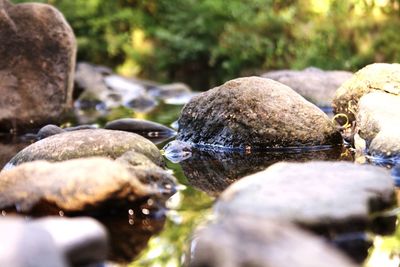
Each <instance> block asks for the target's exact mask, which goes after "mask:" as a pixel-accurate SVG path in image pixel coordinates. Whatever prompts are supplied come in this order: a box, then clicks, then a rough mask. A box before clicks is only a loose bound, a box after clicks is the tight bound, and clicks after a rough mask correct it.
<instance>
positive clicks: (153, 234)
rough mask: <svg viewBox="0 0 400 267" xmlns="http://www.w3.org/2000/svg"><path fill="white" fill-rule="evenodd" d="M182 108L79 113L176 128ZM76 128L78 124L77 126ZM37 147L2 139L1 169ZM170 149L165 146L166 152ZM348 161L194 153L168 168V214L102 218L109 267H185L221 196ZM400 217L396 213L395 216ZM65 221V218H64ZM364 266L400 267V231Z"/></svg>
mask: <svg viewBox="0 0 400 267" xmlns="http://www.w3.org/2000/svg"><path fill="white" fill-rule="evenodd" d="M181 108H182V106H180V105H167V104H165V103H160V104H159V105H158V106H157V107H156V108H155V109H154V110H153V111H151V112H149V113H138V112H134V111H132V110H131V109H128V108H118V109H115V110H112V111H111V112H109V113H107V114H104V113H101V112H99V111H96V110H92V111H91V112H82V111H80V112H78V114H79V116H80V118H79V121H85V122H96V123H97V124H98V125H99V126H100V127H101V126H103V125H104V124H105V123H106V122H107V121H111V120H115V119H118V118H127V117H130V118H140V119H146V120H150V121H155V122H159V123H162V124H164V125H166V126H169V127H171V124H173V123H174V122H176V120H177V119H178V116H179V112H180V110H181ZM71 123H72V124H76V123H77V122H76V121H72V122H71ZM30 142H31V141H30V140H29V138H26V136H25V137H24V136H22V137H15V136H14V137H13V136H9V135H3V136H0V164H1V165H4V164H5V163H6V162H7V161H8V160H9V159H10V158H11V157H12V156H13V155H14V154H16V153H17V152H18V151H19V150H21V149H22V148H23V147H25V146H27V145H28V144H29V143H30ZM164 145H165V143H162V144H159V145H158V146H159V148H160V149H161V148H162V147H163V146H164ZM282 160H285V161H310V160H346V161H355V160H356V159H355V158H354V154H353V153H352V152H351V151H350V150H349V149H347V148H336V149H330V150H320V151H308V152H298V151H297V152H291V153H282V152H279V153H278V152H275V153H266V152H263V153H251V154H246V153H245V154H243V153H242V154H241V153H235V154H224V153H204V152H198V151H193V155H192V157H191V158H189V159H186V160H184V161H182V162H180V163H172V162H170V161H168V160H167V159H166V161H167V167H168V168H169V169H170V170H172V171H173V172H174V175H175V177H176V178H177V179H178V182H179V186H178V191H177V193H176V194H175V195H173V196H172V197H171V198H170V199H169V200H168V202H167V210H166V211H165V210H162V211H159V210H152V209H151V207H152V205H153V203H151V202H150V201H148V203H146V205H145V206H141V207H139V211H141V212H142V214H140V215H141V216H133V215H134V214H135V215H136V213H137V212H136V210H137V207H136V208H135V211H134V209H133V208H132V209H127V208H126V207H125V208H124V210H123V211H122V212H120V211H119V212H118V213H112V212H111V213H106V214H97V215H96V217H97V218H99V220H100V221H101V222H102V223H103V224H105V225H106V226H107V228H108V230H109V232H110V236H111V244H112V246H113V248H112V251H111V255H110V258H111V259H112V261H110V262H108V263H107V264H106V266H171V267H172V266H182V265H184V263H185V261H186V259H187V257H188V256H189V254H188V253H189V252H190V239H191V235H192V233H193V230H194V229H195V228H196V227H198V226H199V225H201V224H203V223H205V222H206V221H207V220H209V219H210V218H211V207H212V204H213V201H214V199H215V198H216V197H217V196H218V194H219V193H220V192H221V191H223V190H224V189H225V188H226V187H228V186H229V185H230V184H231V183H233V182H234V181H236V180H237V179H240V178H242V177H244V176H246V175H249V174H251V173H254V172H257V171H260V170H263V169H265V168H266V167H268V166H269V165H271V164H273V163H275V162H278V161H282ZM394 212H396V211H394ZM61 215H62V214H61ZM369 254H370V255H369V257H368V259H367V260H366V261H365V263H364V266H367V267H383V266H385V267H392V266H393V267H394V266H396V267H398V266H400V265H399V264H400V259H399V255H400V229H398V230H397V231H396V233H395V234H393V235H391V236H388V237H381V236H376V237H374V245H373V247H371V248H370V249H369Z"/></svg>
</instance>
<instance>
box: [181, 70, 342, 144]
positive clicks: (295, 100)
mask: <svg viewBox="0 0 400 267" xmlns="http://www.w3.org/2000/svg"><path fill="white" fill-rule="evenodd" d="M177 139H178V140H180V141H185V142H189V143H193V144H195V145H198V146H212V147H214V148H217V147H226V148H237V149H243V150H245V149H258V148H280V147H306V146H324V145H337V144H341V143H342V138H341V135H340V133H339V132H338V131H337V130H336V128H335V126H334V125H333V124H332V122H331V121H330V120H329V118H328V117H327V116H326V114H324V113H323V112H322V111H321V110H319V109H318V108H317V107H316V106H315V105H313V104H311V103H309V102H308V101H306V100H305V99H304V98H303V97H301V96H300V95H299V94H297V93H296V92H294V91H293V90H292V89H290V88H289V87H287V86H285V85H283V84H280V83H278V82H275V81H273V80H270V79H266V78H259V77H248V78H239V79H235V80H231V81H229V82H227V83H225V84H224V85H222V86H220V87H216V88H214V89H211V90H209V91H207V92H204V93H202V94H200V95H198V96H196V97H194V98H193V99H192V100H191V101H190V102H189V103H188V104H187V105H186V106H185V107H184V108H183V110H182V114H181V116H180V118H179V132H178V136H177Z"/></svg>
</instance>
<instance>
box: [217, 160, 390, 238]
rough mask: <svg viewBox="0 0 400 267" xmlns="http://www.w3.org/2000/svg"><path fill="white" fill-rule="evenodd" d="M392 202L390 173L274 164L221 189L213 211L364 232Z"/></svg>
mask: <svg viewBox="0 0 400 267" xmlns="http://www.w3.org/2000/svg"><path fill="white" fill-rule="evenodd" d="M393 204H394V184H393V180H392V177H391V176H390V174H389V172H388V171H387V170H385V169H381V168H379V167H374V166H362V165H356V164H353V163H347V162H309V163H277V164H274V165H272V166H271V167H269V168H268V169H266V170H265V171H262V172H259V173H256V174H254V175H251V176H248V177H246V178H243V179H242V180H240V181H238V182H236V183H234V184H233V185H231V186H230V187H229V188H228V189H227V190H225V191H224V192H223V193H222V194H221V196H220V198H219V200H218V202H217V204H216V206H215V211H216V213H217V214H218V215H220V216H222V217H224V218H225V217H229V218H231V217H235V216H252V217H253V218H267V219H270V220H283V221H290V222H295V223H298V224H300V225H302V226H304V227H307V228H310V229H313V230H317V231H324V232H325V231H326V230H329V229H332V230H340V231H345V232H351V231H362V230H365V228H366V226H367V225H368V224H370V223H371V222H372V217H371V216H370V215H371V213H373V212H377V211H380V210H382V209H385V208H388V207H390V206H392V205H393Z"/></svg>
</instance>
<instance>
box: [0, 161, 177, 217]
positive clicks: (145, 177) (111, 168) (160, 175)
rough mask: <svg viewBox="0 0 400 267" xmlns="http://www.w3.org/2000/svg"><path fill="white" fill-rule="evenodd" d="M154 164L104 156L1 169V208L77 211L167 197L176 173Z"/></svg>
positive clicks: (38, 211) (26, 211)
mask: <svg viewBox="0 0 400 267" xmlns="http://www.w3.org/2000/svg"><path fill="white" fill-rule="evenodd" d="M153 166H154V167H155V168H154V169H149V168H146V169H145V170H143V168H137V169H136V168H135V167H133V166H132V167H128V166H127V164H126V163H121V162H115V161H113V160H110V159H107V158H101V157H93V158H84V159H74V160H68V161H63V162H57V163H49V162H46V161H35V162H30V163H25V164H21V165H20V166H17V167H15V168H13V169H11V170H8V171H2V172H1V173H0V209H11V210H13V209H14V208H15V209H16V210H17V211H18V212H21V213H35V212H37V213H38V214H40V213H41V212H42V211H44V212H46V210H48V211H55V213H58V211H59V210H61V211H62V212H64V213H76V212H82V211H90V210H96V209H99V208H100V207H101V206H102V205H103V204H106V203H107V202H110V201H112V202H114V204H115V205H117V204H116V203H118V201H120V202H127V201H130V202H133V201H139V200H142V199H144V198H148V197H154V198H162V197H165V194H169V193H171V189H172V186H173V184H174V182H173V178H172V176H171V175H170V174H169V173H167V172H166V171H161V170H160V169H157V166H155V165H154V164H153ZM153 181H154V182H153ZM144 182H147V183H146V184H145V183H144ZM164 186H166V188H164Z"/></svg>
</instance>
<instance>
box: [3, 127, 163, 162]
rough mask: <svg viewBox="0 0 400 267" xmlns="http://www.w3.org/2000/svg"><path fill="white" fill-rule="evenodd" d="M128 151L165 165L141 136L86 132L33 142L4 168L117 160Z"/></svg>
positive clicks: (88, 130)
mask: <svg viewBox="0 0 400 267" xmlns="http://www.w3.org/2000/svg"><path fill="white" fill-rule="evenodd" d="M129 150H134V151H136V152H138V153H141V154H143V155H145V156H146V157H148V158H149V159H150V160H152V161H153V162H154V163H155V164H156V165H162V164H163V159H162V156H161V153H160V151H159V150H158V148H157V147H156V146H155V145H154V144H153V143H152V142H150V141H149V140H147V139H146V138H144V137H142V136H140V135H137V134H134V133H129V132H123V131H113V130H104V129H87V130H79V131H71V132H63V133H59V134H56V135H53V136H50V137H47V138H45V139H42V140H40V141H38V142H36V143H33V144H32V145H30V146H28V147H26V148H25V149H23V150H21V151H20V152H19V153H18V154H17V155H15V156H14V157H13V158H12V159H11V160H10V161H9V162H8V163H7V165H6V166H5V167H4V169H9V168H12V167H14V166H16V165H19V164H21V163H24V162H29V161H34V160H47V161H63V160H68V159H74V158H83V157H91V156H104V157H109V158H112V159H116V158H118V157H119V156H121V155H122V154H124V153H125V152H127V151H129Z"/></svg>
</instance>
